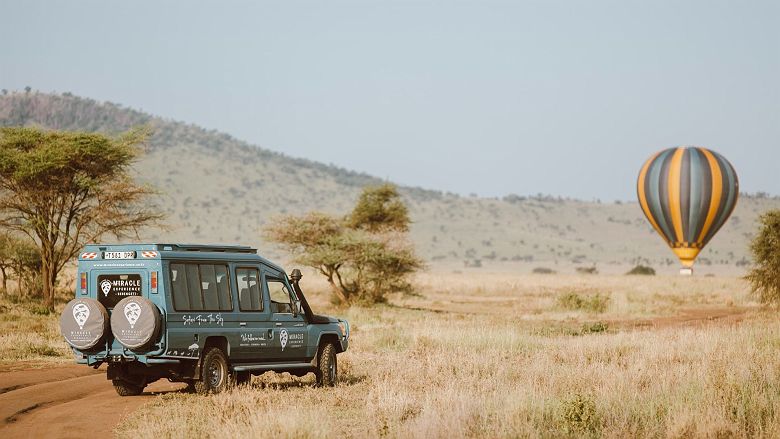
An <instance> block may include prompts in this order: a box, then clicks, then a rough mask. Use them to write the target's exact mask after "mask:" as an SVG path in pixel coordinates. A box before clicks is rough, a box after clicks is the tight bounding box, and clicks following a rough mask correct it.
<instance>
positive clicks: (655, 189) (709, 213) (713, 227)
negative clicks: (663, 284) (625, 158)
mask: <svg viewBox="0 0 780 439" xmlns="http://www.w3.org/2000/svg"><path fill="white" fill-rule="evenodd" d="M738 195H739V181H738V180H737V173H736V172H735V171H734V167H733V166H731V163H729V162H728V160H726V159H725V158H724V157H723V156H722V155H720V154H718V153H716V152H715V151H711V150H709V149H706V148H701V147H690V146H681V147H677V148H669V149H666V150H663V151H661V152H658V153H656V154H655V155H653V156H652V157H650V158H649V159H648V160H647V161H646V162H645V164H644V166H642V169H641V170H640V171H639V178H638V179H637V196H638V198H639V204H640V206H641V207H642V211H643V212H644V213H645V216H646V217H647V219H648V221H650V224H651V225H652V226H653V228H654V229H655V230H656V231H657V232H658V234H659V235H661V237H662V238H663V239H664V240H665V241H666V243H667V244H668V245H669V247H671V249H672V251H673V252H674V253H675V254H676V255H677V257H678V258H679V259H680V262H681V263H682V265H683V269H682V270H680V273H682V274H691V273H692V267H693V263H694V261H695V260H696V257H697V256H698V255H699V252H700V251H701V250H702V249H703V248H704V246H705V245H707V243H708V242H709V241H710V240H711V239H712V237H713V236H715V234H716V233H717V232H718V230H720V228H721V227H722V226H723V224H724V223H725V222H726V220H727V219H728V217H729V216H730V215H731V212H732V211H733V210H734V207H735V206H736V205H737V197H738Z"/></svg>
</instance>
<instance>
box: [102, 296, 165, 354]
mask: <svg viewBox="0 0 780 439" xmlns="http://www.w3.org/2000/svg"><path fill="white" fill-rule="evenodd" d="M160 326H161V317H160V310H159V309H157V306H156V305H155V304H154V303H152V302H151V301H150V300H149V299H147V298H145V297H139V296H130V297H125V298H124V299H122V300H120V301H119V303H117V304H116V306H114V310H113V311H111V332H113V333H114V337H115V338H116V339H117V340H119V342H120V343H122V345H123V346H125V347H127V348H130V349H140V348H142V347H144V346H146V345H148V344H149V343H150V342H151V341H153V340H155V339H156V338H157V335H158V334H159V333H160Z"/></svg>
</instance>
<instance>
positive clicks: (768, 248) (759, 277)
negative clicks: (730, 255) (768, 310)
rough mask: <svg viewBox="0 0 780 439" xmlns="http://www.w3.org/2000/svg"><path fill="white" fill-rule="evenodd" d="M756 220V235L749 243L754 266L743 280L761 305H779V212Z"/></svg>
mask: <svg viewBox="0 0 780 439" xmlns="http://www.w3.org/2000/svg"><path fill="white" fill-rule="evenodd" d="M758 220H759V222H760V223H761V226H760V228H759V231H758V235H756V237H755V238H753V241H752V242H751V243H750V252H751V253H752V255H753V261H754V265H753V268H751V269H750V271H749V272H748V274H747V276H745V279H747V280H748V282H750V288H751V290H752V291H753V294H754V295H756V296H757V297H758V300H759V301H761V303H763V304H775V305H780V210H770V211H768V212H766V213H764V214H763V215H761V216H760V217H759V219H758Z"/></svg>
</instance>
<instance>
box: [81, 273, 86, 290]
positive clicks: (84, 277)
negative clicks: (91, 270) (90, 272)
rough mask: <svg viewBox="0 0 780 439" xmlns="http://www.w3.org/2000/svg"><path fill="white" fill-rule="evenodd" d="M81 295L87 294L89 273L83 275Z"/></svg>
mask: <svg viewBox="0 0 780 439" xmlns="http://www.w3.org/2000/svg"><path fill="white" fill-rule="evenodd" d="M81 294H87V273H81Z"/></svg>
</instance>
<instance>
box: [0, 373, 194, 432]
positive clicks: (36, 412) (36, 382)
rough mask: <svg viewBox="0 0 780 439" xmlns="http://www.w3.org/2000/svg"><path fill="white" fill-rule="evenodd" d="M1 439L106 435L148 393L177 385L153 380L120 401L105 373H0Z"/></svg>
mask: <svg viewBox="0 0 780 439" xmlns="http://www.w3.org/2000/svg"><path fill="white" fill-rule="evenodd" d="M0 388H2V389H5V392H4V393H2V394H0V435H2V437H3V439H9V438H17V437H19V438H25V439H28V438H30V437H74V438H84V437H111V436H113V429H114V427H115V426H116V425H117V423H119V422H120V421H121V420H122V418H123V417H124V416H126V415H128V414H130V413H132V412H133V411H135V410H136V409H138V408H139V407H140V406H141V405H142V404H144V403H146V402H148V401H149V400H150V399H151V398H152V397H153V395H155V394H158V393H164V392H171V391H176V390H179V389H182V388H183V385H182V384H172V383H169V382H167V381H158V382H157V383H154V384H151V385H149V386H148V387H147V388H146V391H145V392H144V394H143V395H141V396H134V397H124V398H123V397H120V396H119V395H117V394H116V392H115V391H114V388H113V386H112V385H111V382H110V381H108V380H106V376H105V369H103V370H98V371H95V370H93V369H91V368H88V367H86V366H84V365H75V364H70V365H63V366H55V367H51V368H45V369H33V370H25V371H13V372H0Z"/></svg>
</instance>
